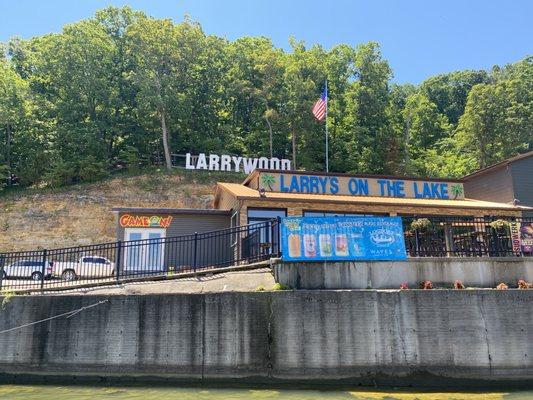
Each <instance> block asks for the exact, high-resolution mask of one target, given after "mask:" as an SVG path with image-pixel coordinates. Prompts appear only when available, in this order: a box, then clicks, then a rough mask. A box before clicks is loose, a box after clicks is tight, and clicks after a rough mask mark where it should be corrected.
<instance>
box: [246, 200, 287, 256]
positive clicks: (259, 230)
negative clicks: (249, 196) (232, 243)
mask: <svg viewBox="0 0 533 400" xmlns="http://www.w3.org/2000/svg"><path fill="white" fill-rule="evenodd" d="M286 216H287V210H286V209H285V208H249V209H248V224H257V223H260V222H265V221H269V220H272V219H274V218H278V217H286ZM248 235H249V237H254V238H255V239H254V240H253V242H254V243H255V242H257V243H258V244H259V245H260V246H261V245H263V244H265V245H266V244H268V246H269V248H268V249H267V250H266V251H268V252H272V251H273V249H277V248H278V242H279V240H278V232H277V230H276V231H273V229H272V227H268V226H260V227H256V228H253V227H250V228H249V229H248ZM252 235H253V236H252Z"/></svg>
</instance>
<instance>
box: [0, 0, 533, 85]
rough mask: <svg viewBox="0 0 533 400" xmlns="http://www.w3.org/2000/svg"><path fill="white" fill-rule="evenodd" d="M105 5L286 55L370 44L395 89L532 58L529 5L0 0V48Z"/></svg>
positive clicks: (465, 0)
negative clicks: (293, 48) (268, 44)
mask: <svg viewBox="0 0 533 400" xmlns="http://www.w3.org/2000/svg"><path fill="white" fill-rule="evenodd" d="M109 5H114V6H122V5H129V6H131V7H132V8H134V9H137V10H142V11H144V12H146V13H147V14H149V15H151V16H153V17H156V18H171V19H173V20H174V21H176V22H180V21H182V20H183V17H184V15H186V14H188V15H189V16H190V17H191V19H193V20H195V21H198V22H200V24H201V25H202V27H203V29H204V31H205V32H206V33H207V34H215V35H218V36H222V37H225V38H227V39H229V40H233V39H236V38H239V37H242V36H266V37H269V38H271V39H272V40H273V42H274V44H275V45H276V46H278V47H282V48H284V49H287V50H288V49H289V43H288V40H289V37H291V36H293V37H295V38H296V39H298V40H303V41H305V43H306V44H307V45H309V46H310V45H313V44H321V45H322V46H324V47H325V48H327V49H329V48H331V47H332V46H334V45H336V44H340V43H347V44H350V45H353V46H355V45H357V44H359V43H365V42H368V41H376V42H378V43H379V44H380V45H381V49H382V54H383V57H384V58H385V59H386V60H387V61H388V62H389V64H390V65H391V67H392V69H393V71H394V81H395V82H398V83H407V82H410V83H414V84H417V83H420V82H422V81H423V80H425V79H426V78H428V77H430V76H432V75H436V74H439V73H446V72H451V71H455V70H463V69H490V68H491V67H492V66H493V65H504V64H507V63H511V62H515V61H518V60H520V59H522V58H524V57H525V56H526V55H533V23H531V20H532V16H533V0H499V1H495V0H461V1H459V0H440V1H437V0H403V1H401V0H397V1H395V0H388V1H386V0H322V1H319V0H129V1H122V0H33V1H30V0H0V41H6V40H8V39H9V38H11V37H13V36H19V37H22V38H30V37H32V36H36V35H42V34H45V33H49V32H60V31H61V29H62V27H63V25H65V24H67V23H71V22H75V21H78V20H80V19H84V18H87V17H90V16H92V15H93V14H94V12H95V11H96V10H98V9H101V8H104V7H106V6H109Z"/></svg>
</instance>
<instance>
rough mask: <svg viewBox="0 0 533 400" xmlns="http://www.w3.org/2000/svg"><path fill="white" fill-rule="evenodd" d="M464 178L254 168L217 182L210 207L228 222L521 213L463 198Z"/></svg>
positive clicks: (520, 209)
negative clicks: (227, 214)
mask: <svg viewBox="0 0 533 400" xmlns="http://www.w3.org/2000/svg"><path fill="white" fill-rule="evenodd" d="M464 193H465V188H464V185H463V181H462V180H451V179H446V180H445V179H421V178H403V177H397V176H381V175H350V174H326V173H320V172H303V171H290V172H279V171H272V170H255V171H254V172H252V173H251V174H250V175H249V176H248V178H246V180H245V181H244V182H243V183H242V184H236V183H223V182H221V183H218V184H217V187H216V193H215V200H214V208H215V209H220V210H228V211H229V210H231V213H232V217H231V225H232V226H238V225H245V224H249V223H254V222H259V221H263V220H266V219H270V218H274V217H284V216H321V215H322V216H326V215H388V216H396V215H399V216H417V217H421V216H463V217H486V216H494V217H519V216H521V215H522V213H523V212H524V211H528V210H531V209H530V208H529V207H525V206H522V205H516V204H509V203H504V202H495V201H486V200H479V199H472V198H467V197H465V195H464Z"/></svg>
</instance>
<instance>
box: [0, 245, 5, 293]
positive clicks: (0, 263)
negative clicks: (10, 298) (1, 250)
mask: <svg viewBox="0 0 533 400" xmlns="http://www.w3.org/2000/svg"><path fill="white" fill-rule="evenodd" d="M5 263H6V257H5V256H4V255H3V254H0V290H2V281H3V280H4V264H5Z"/></svg>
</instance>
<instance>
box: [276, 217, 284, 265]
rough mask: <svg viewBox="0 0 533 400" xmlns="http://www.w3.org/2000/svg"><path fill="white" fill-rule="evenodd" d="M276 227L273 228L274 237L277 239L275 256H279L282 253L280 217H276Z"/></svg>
mask: <svg viewBox="0 0 533 400" xmlns="http://www.w3.org/2000/svg"><path fill="white" fill-rule="evenodd" d="M276 222H277V223H276V227H275V229H274V231H275V233H276V239H277V249H276V250H277V257H278V258H279V257H281V256H282V255H283V254H282V247H281V217H279V216H278V217H277V218H276Z"/></svg>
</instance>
